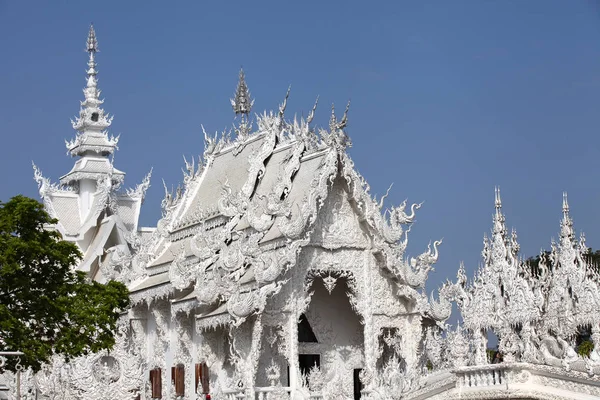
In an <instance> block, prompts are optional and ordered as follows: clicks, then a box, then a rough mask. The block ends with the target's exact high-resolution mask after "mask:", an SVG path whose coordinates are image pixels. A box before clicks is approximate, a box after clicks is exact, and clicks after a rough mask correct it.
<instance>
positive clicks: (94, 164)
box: [61, 25, 124, 185]
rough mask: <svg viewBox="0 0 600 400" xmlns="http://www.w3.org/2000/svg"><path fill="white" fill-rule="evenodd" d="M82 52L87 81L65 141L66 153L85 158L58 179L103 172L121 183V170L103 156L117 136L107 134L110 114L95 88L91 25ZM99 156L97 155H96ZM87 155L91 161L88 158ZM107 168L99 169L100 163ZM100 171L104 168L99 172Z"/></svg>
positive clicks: (70, 180)
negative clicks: (85, 57)
mask: <svg viewBox="0 0 600 400" xmlns="http://www.w3.org/2000/svg"><path fill="white" fill-rule="evenodd" d="M85 51H86V52H87V53H88V55H89V59H88V63H87V65H88V68H87V71H86V74H87V78H86V79H87V84H86V86H85V88H84V89H83V94H84V96H85V99H84V100H83V101H82V102H81V108H80V109H79V116H78V117H77V118H76V119H75V121H71V122H72V124H73V128H74V129H75V130H77V135H76V137H75V139H73V140H71V141H68V142H66V146H67V150H68V153H69V154H70V155H72V156H79V157H82V158H84V159H85V161H78V162H77V163H76V164H75V166H74V167H73V169H72V170H71V171H70V172H69V173H68V174H66V175H65V176H63V177H62V178H61V183H62V184H63V185H72V184H75V183H76V182H77V181H79V180H81V179H92V180H99V179H100V178H102V177H103V176H104V174H105V173H110V174H112V175H114V177H113V180H114V181H115V182H120V181H122V180H123V175H124V174H123V173H122V172H120V171H118V170H116V169H114V168H113V167H112V163H110V162H109V161H108V159H106V156H108V155H110V154H113V153H114V151H115V150H116V149H117V143H118V141H119V138H118V137H117V138H114V137H112V136H111V137H110V138H109V137H108V134H107V132H106V129H107V128H108V127H109V126H110V124H111V122H112V116H109V115H108V114H105V112H104V110H103V109H102V108H101V106H102V103H104V100H102V99H100V93H101V92H100V89H98V78H97V75H98V70H97V69H96V53H97V52H98V39H96V31H95V30H94V26H93V25H90V31H89V33H88V37H87V40H86V47H85ZM99 156H100V158H98V157H99ZM89 157H92V158H94V160H91V161H90V160H88V158H89ZM100 164H102V165H105V164H106V167H102V168H100V167H99V165H100ZM100 171H103V172H102V173H100Z"/></svg>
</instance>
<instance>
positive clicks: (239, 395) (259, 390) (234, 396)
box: [223, 386, 323, 400]
mask: <svg viewBox="0 0 600 400" xmlns="http://www.w3.org/2000/svg"><path fill="white" fill-rule="evenodd" d="M282 390H283V391H284V392H285V393H286V394H287V396H288V398H290V399H291V398H292V396H291V392H292V388H290V387H289V386H283V387H277V386H268V387H255V388H254V397H247V396H246V392H245V391H244V390H225V391H224V393H223V394H224V395H225V398H226V400H242V399H252V400H270V399H272V398H273V394H274V393H275V392H278V394H279V392H281V391H282ZM278 398H279V397H278ZM310 399H311V400H323V396H322V395H321V393H311V394H310Z"/></svg>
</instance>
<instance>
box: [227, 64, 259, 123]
mask: <svg viewBox="0 0 600 400" xmlns="http://www.w3.org/2000/svg"><path fill="white" fill-rule="evenodd" d="M250 97H251V96H250V90H249V89H248V85H247V84H246V76H245V74H244V70H243V69H242V68H240V74H239V80H238V85H237V88H236V90H235V96H234V98H233V99H231V106H232V107H233V112H235V113H236V114H242V115H243V114H246V115H248V114H250V110H251V109H252V105H253V104H254V100H250Z"/></svg>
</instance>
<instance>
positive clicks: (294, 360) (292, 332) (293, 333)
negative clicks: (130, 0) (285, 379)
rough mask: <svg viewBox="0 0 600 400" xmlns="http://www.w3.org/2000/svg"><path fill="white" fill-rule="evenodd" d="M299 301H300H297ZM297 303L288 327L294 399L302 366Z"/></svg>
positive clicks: (294, 304) (291, 385)
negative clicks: (299, 349) (300, 364)
mask: <svg viewBox="0 0 600 400" xmlns="http://www.w3.org/2000/svg"><path fill="white" fill-rule="evenodd" d="M296 301H298V300H296ZM296 301H294V302H292V303H293V306H292V307H293V309H292V311H291V313H290V315H289V318H288V321H287V325H288V341H289V342H288V362H289V364H290V389H291V393H292V398H293V396H294V393H295V391H296V389H297V388H298V386H299V382H300V376H299V372H300V366H299V365H298V322H297V321H298V318H299V316H298V314H297V312H296V311H297V309H298V306H297V304H296Z"/></svg>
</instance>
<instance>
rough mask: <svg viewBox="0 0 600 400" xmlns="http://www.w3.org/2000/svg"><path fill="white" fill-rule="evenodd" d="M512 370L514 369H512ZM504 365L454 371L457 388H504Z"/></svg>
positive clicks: (505, 368) (505, 366)
mask: <svg viewBox="0 0 600 400" xmlns="http://www.w3.org/2000/svg"><path fill="white" fill-rule="evenodd" d="M513 368H514V367H513ZM506 370H507V365H506V364H490V365H485V366H476V367H463V368H460V369H457V370H456V371H455V374H456V378H457V382H456V386H457V387H462V388H466V387H482V386H501V385H504V386H506V384H507V382H506V378H507V376H506Z"/></svg>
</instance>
